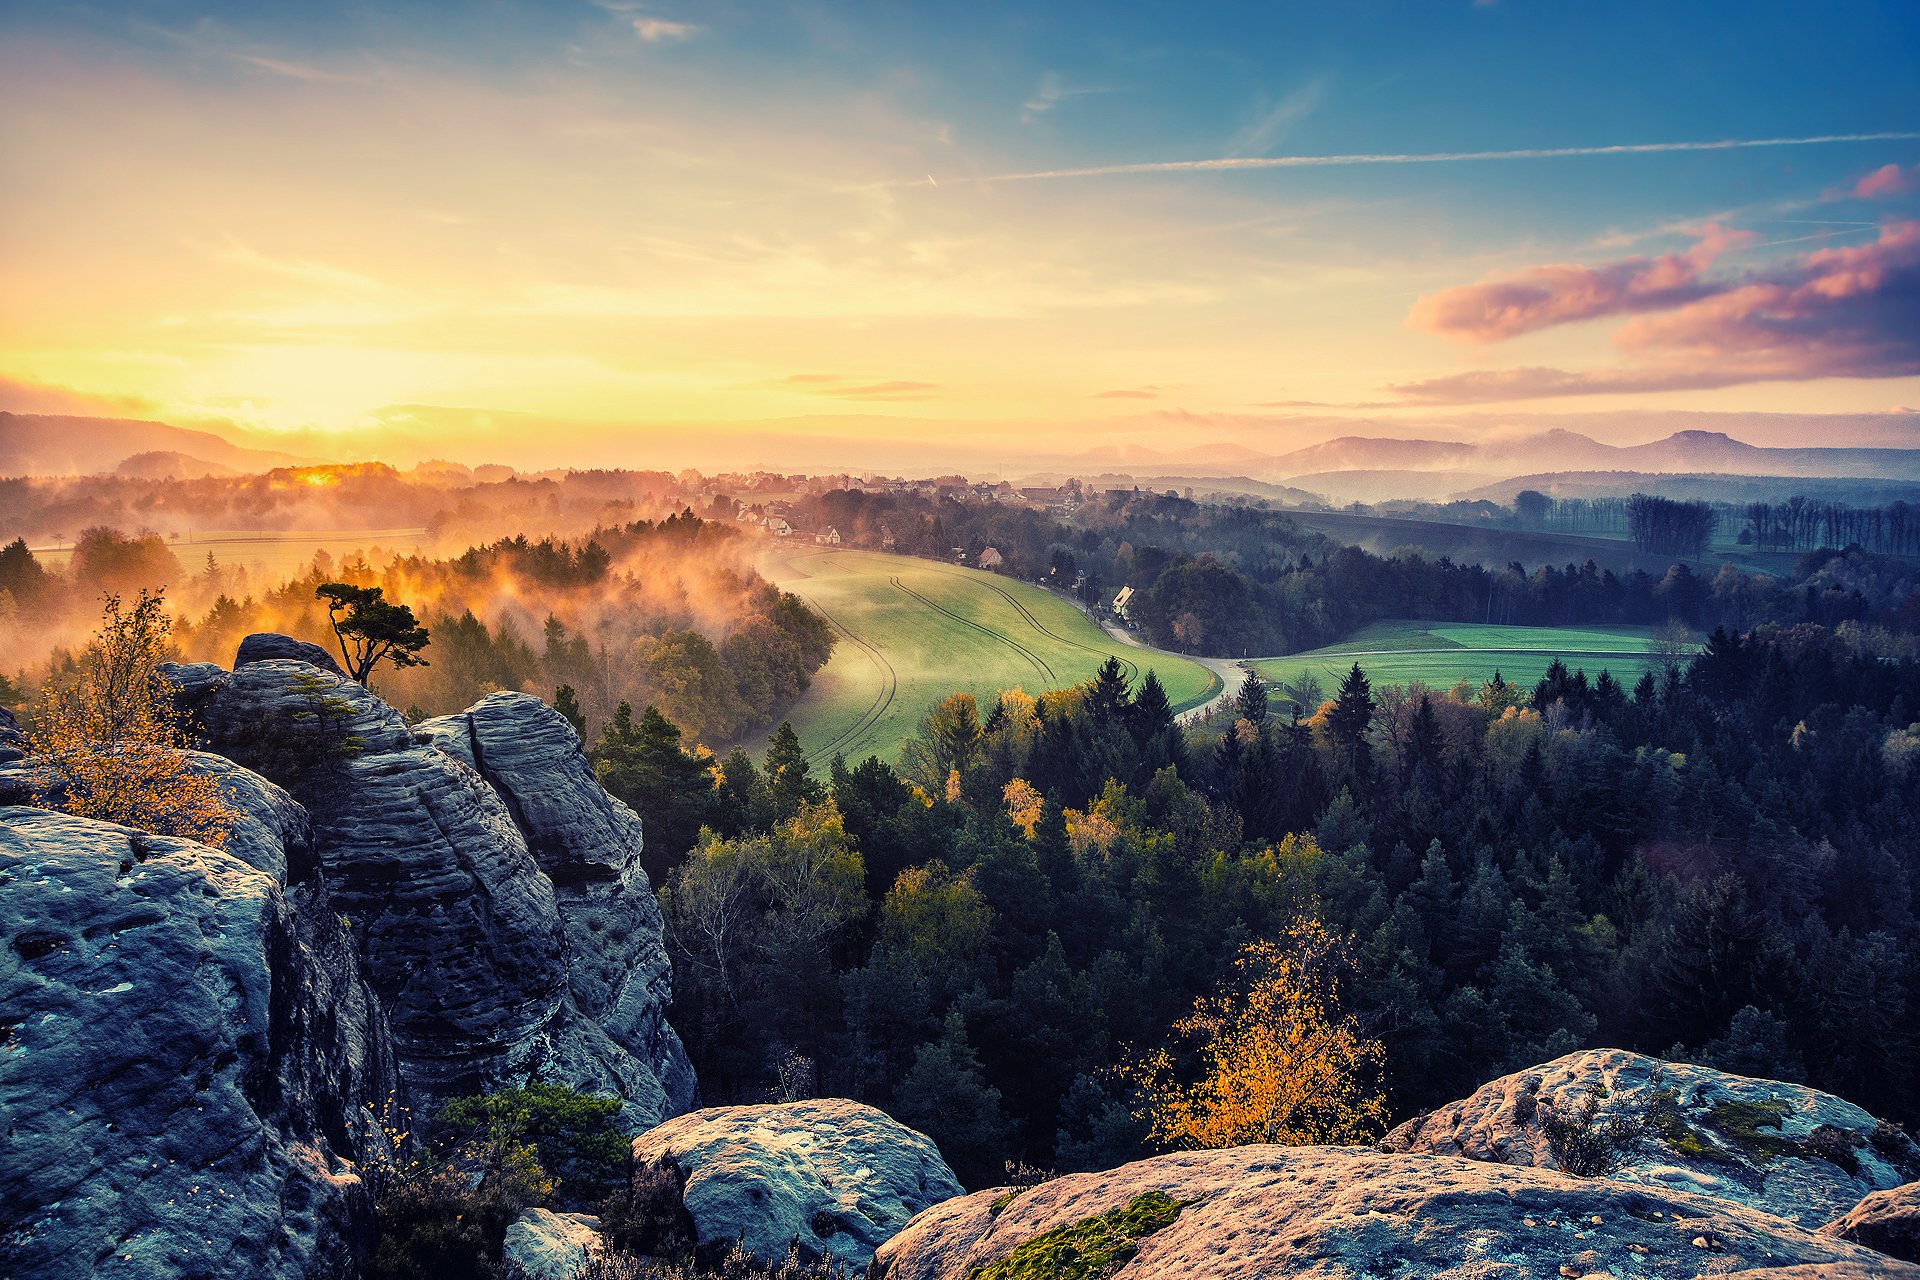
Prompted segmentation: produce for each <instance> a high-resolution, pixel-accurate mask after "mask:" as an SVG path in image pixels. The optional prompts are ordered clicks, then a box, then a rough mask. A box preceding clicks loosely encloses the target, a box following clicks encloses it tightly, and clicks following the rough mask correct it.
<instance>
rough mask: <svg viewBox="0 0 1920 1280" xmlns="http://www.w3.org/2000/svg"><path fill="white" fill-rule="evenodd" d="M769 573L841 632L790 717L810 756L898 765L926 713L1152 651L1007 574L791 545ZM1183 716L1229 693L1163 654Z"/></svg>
mask: <svg viewBox="0 0 1920 1280" xmlns="http://www.w3.org/2000/svg"><path fill="white" fill-rule="evenodd" d="M761 568H762V572H764V573H766V574H767V576H768V577H770V578H772V579H773V580H774V581H775V582H777V583H778V584H779V585H780V586H781V587H782V588H783V589H784V590H787V591H791V592H793V593H794V594H795V595H797V596H799V597H800V598H801V599H803V600H805V601H806V602H807V603H808V604H810V605H812V606H813V607H814V608H815V609H817V610H818V611H819V612H821V613H822V614H824V615H825V616H826V618H827V619H828V620H829V621H830V622H831V623H832V624H833V626H834V630H835V632H836V633H837V634H838V636H839V644H838V645H836V646H835V648H834V653H833V658H832V659H831V660H830V661H829V662H828V663H827V665H826V666H825V667H824V668H822V669H821V671H820V673H819V674H818V675H816V676H815V677H814V680H813V686H812V687H811V688H810V689H808V690H807V692H806V694H805V695H803V696H802V697H801V699H800V701H799V703H798V704H797V705H796V706H795V707H794V708H793V712H792V715H791V716H790V719H791V720H792V721H793V727H794V730H795V732H797V733H798V734H799V735H800V742H801V744H802V745H803V746H804V747H805V748H806V749H807V753H808V756H809V758H811V759H812V760H814V761H816V762H819V763H824V762H825V761H827V760H829V759H831V758H832V756H833V754H834V753H835V752H836V751H837V752H841V753H843V754H844V755H846V757H847V758H848V759H849V760H861V759H865V758H866V757H867V756H869V755H877V756H879V757H880V758H881V759H883V760H886V761H888V762H890V763H891V762H892V761H893V760H894V759H895V758H896V757H898V755H899V753H900V747H901V744H902V743H904V742H905V741H906V740H907V738H909V737H910V736H912V734H913V731H914V729H915V728H916V727H917V726H918V724H919V723H920V716H921V714H922V713H924V712H925V711H926V709H927V708H928V707H930V706H932V705H933V704H934V703H936V702H938V701H939V700H940V699H942V698H944V697H946V696H947V695H948V694H950V693H971V694H972V695H973V696H974V697H975V699H977V700H978V701H979V703H980V711H981V714H982V715H983V716H984V715H985V714H986V713H987V711H988V710H989V709H991V708H992V706H993V702H994V699H995V697H996V696H997V695H998V694H999V693H1000V691H1001V690H1003V689H1012V688H1021V689H1025V690H1026V691H1027V692H1028V693H1038V692H1039V691H1040V690H1042V689H1053V688H1060V687H1062V686H1065V685H1070V684H1077V683H1079V682H1080V681H1082V680H1085V679H1087V678H1088V677H1089V676H1091V675H1092V674H1093V673H1094V671H1095V670H1096V669H1097V668H1098V667H1099V666H1100V664H1101V663H1102V662H1104V661H1105V660H1106V658H1107V655H1109V654H1112V655H1114V656H1115V657H1118V658H1119V659H1120V660H1121V662H1122V663H1123V664H1125V665H1126V668H1127V671H1128V674H1129V676H1131V677H1133V678H1135V679H1137V678H1139V677H1140V676H1142V675H1144V674H1145V670H1144V668H1143V667H1142V666H1141V665H1140V664H1141V659H1142V658H1144V657H1145V655H1142V654H1140V653H1139V652H1138V651H1137V650H1129V648H1128V647H1127V646H1126V645H1122V644H1118V643H1116V642H1115V641H1113V640H1111V639H1109V638H1108V637H1107V636H1106V634H1105V633H1103V632H1102V631H1101V630H1100V629H1099V628H1098V627H1096V626H1094V625H1093V623H1092V622H1090V621H1088V619H1087V618H1086V616H1085V615H1084V614H1082V613H1081V612H1080V611H1079V610H1078V609H1075V608H1074V607H1073V606H1072V605H1071V604H1069V603H1067V602H1066V601H1064V600H1061V599H1060V598H1058V597H1057V596H1054V595H1052V594H1050V593H1048V592H1046V591H1043V590H1041V589H1040V588H1039V587H1035V586H1031V585H1029V584H1027V583H1024V582H1017V581H1015V580H1013V579H1010V578H1003V577H1000V576H998V575H997V574H991V573H982V572H980V571H979V570H977V569H964V568H961V567H959V566H957V565H943V564H936V563H934V562H932V561H929V560H919V559H915V558H913V557H910V556H891V555H882V554H879V553H877V552H870V551H827V550H819V551H815V550H812V549H809V548H792V549H789V548H785V547H781V548H778V549H776V550H774V551H772V552H770V553H769V556H768V558H767V560H766V562H765V563H764V564H763V565H762V566H761ZM1151 665H1152V666H1153V667H1154V668H1155V669H1156V670H1157V671H1158V672H1159V675H1160V681H1161V683H1162V684H1164V685H1165V686H1166V689H1167V696H1168V697H1169V698H1171V699H1172V700H1173V704H1174V707H1175V709H1176V710H1179V709H1184V708H1186V707H1189V706H1196V705H1198V704H1199V703H1201V702H1203V701H1205V700H1206V699H1207V698H1208V697H1210V696H1212V693H1213V691H1214V690H1215V689H1217V688H1218V687H1219V686H1218V684H1217V683H1216V682H1215V680H1214V677H1213V676H1212V675H1211V674H1210V673H1209V672H1208V671H1207V670H1206V669H1205V668H1204V667H1202V666H1200V665H1199V664H1198V663H1193V662H1187V661H1185V660H1183V659H1168V658H1158V657H1156V658H1154V659H1153V660H1152V663H1151Z"/></svg>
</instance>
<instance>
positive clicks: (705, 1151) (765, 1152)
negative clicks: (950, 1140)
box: [633, 1098, 963, 1267]
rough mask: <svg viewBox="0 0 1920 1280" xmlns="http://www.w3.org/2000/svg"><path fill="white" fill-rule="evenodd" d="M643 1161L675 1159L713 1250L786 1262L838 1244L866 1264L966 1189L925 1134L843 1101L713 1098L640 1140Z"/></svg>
mask: <svg viewBox="0 0 1920 1280" xmlns="http://www.w3.org/2000/svg"><path fill="white" fill-rule="evenodd" d="M633 1160H634V1165H635V1167H636V1168H637V1169H642V1170H644V1169H649V1168H656V1167H658V1166H659V1165H660V1164H661V1163H662V1162H663V1161H664V1162H670V1163H671V1164H672V1166H673V1167H674V1168H675V1169H677V1170H678V1172H679V1174H680V1175H681V1176H682V1177H683V1178H684V1179H685V1184H684V1186H683V1188H682V1191H681V1195H682V1197H683V1199H684V1202H685V1206H686V1210H687V1212H688V1213H689V1214H691V1215H692V1218H693V1223H694V1228H695V1231H696V1233H697V1235H698V1237H699V1241H700V1244H701V1245H702V1246H703V1247H707V1248H714V1247H724V1246H725V1245H726V1244H728V1243H730V1242H732V1241H733V1240H736V1239H744V1241H745V1247H746V1248H747V1250H748V1251H749V1252H751V1253H753V1254H754V1255H755V1256H756V1257H758V1258H760V1259H761V1260H762V1261H767V1262H777V1261H778V1260H779V1259H781V1258H783V1257H785V1256H786V1253H787V1249H788V1246H789V1245H790V1244H791V1243H792V1242H794V1241H795V1240H798V1241H799V1243H800V1251H801V1253H802V1254H803V1255H804V1256H806V1257H809V1258H816V1257H819V1256H821V1255H823V1254H827V1253H831V1254H834V1255H836V1256H837V1257H839V1258H841V1259H842V1260H844V1261H846V1262H848V1263H849V1264H851V1265H853V1266H855V1267H860V1266H865V1265H866V1263H867V1262H868V1260H869V1259H870V1258H871V1257H872V1256H873V1251H874V1249H875V1247H876V1246H878V1245H880V1244H881V1243H882V1242H883V1241H885V1240H887V1239H889V1238H890V1237H891V1236H893V1234H894V1233H895V1232H897V1231H899V1230H900V1228H901V1227H903V1226H905V1225H906V1223H907V1220H908V1219H909V1218H911V1217H912V1216H913V1215H914V1214H916V1213H918V1212H920V1211H921V1210H922V1209H926V1208H927V1207H928V1206H930V1205H935V1204H938V1203H940V1202H941V1201H944V1200H948V1199H950V1198H952V1197H954V1196H958V1195H961V1194H963V1189H962V1188H961V1186H960V1184H959V1182H958V1181H957V1180H955V1178H954V1176H953V1171H952V1170H951V1169H949V1168H948V1167H947V1163H946V1161H945V1160H943V1159H941V1157H940V1152H939V1149H938V1148H936V1147H935V1146H934V1145H933V1141H932V1139H930V1138H928V1137H927V1136H926V1135H924V1134H921V1133H918V1132H916V1131H914V1130H912V1129H909V1128H907V1127H906V1126H905V1125H903V1124H901V1123H900V1122H898V1121H897V1120H895V1119H893V1118H892V1117H891V1116H889V1115H887V1114H886V1113H885V1112H884V1111H879V1110H876V1109H875V1108H873V1107H869V1106H864V1105H862V1104H861V1103H858V1102H850V1101H847V1100H846V1099H843V1098H819V1099H813V1100H810V1101H806V1102H787V1103H770V1104H767V1105H765V1106H746V1107H713V1108H710V1109H708V1110H704V1111H695V1112H693V1113H691V1114H689V1115H684V1116H681V1117H680V1118H679V1119H677V1120H670V1121H668V1122H667V1123H666V1124H663V1125H661V1126H659V1127H658V1128H656V1129H652V1130H649V1131H648V1132H646V1133H643V1134H641V1135H640V1136H639V1137H638V1138H636V1139H634V1142H633Z"/></svg>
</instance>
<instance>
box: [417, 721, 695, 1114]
mask: <svg viewBox="0 0 1920 1280" xmlns="http://www.w3.org/2000/svg"><path fill="white" fill-rule="evenodd" d="M419 727H420V729H421V730H422V731H424V732H426V733H427V734H428V735H429V736H431V737H432V739H433V741H434V742H435V744H436V745H438V746H439V747H440V748H441V749H442V750H443V751H445V752H446V753H447V754H448V755H450V756H453V757H454V758H456V759H458V760H460V761H462V762H463V763H465V764H467V765H469V766H471V767H472V768H473V769H474V770H476V771H477V772H478V773H479V774H480V776H481V777H483V778H485V779H486V780H487V782H488V783H489V784H490V785H491V786H492V787H493V789H494V791H495V792H496V793H497V794H498V795H499V796H500V798H501V800H502V801H504V802H505V804H506V806H507V809H508V811H509V812H510V813H511V814H512V815H513V819H514V823H515V825H516V826H518V827H519V829H520V832H521V834H522V835H523V836H524V837H525V839H526V842H527V848H528V851H529V852H531V853H532V854H533V857H534V859H535V861H536V862H538V863H539V865H540V869H541V871H543V872H545V873H546V876H547V878H548V879H549V880H551V881H552V882H553V895H554V903H555V905H556V907H557V908H558V909H559V912H560V918H561V921H562V923H563V924H564V926H565V929H566V936H567V947H568V957H569V959H568V966H567V985H568V990H569V992H570V994H571V996H572V1010H571V1011H570V1016H569V1020H568V1023H567V1025H566V1027H565V1028H564V1029H563V1031H562V1033H561V1034H559V1035H557V1036H556V1037H555V1041H554V1052H555V1054H556V1055H558V1056H559V1057H561V1058H563V1059H565V1060H567V1065H566V1066H565V1068H564V1070H565V1071H566V1072H567V1074H568V1076H569V1078H574V1079H577V1080H579V1081H581V1082H583V1087H586V1086H590V1087H591V1088H592V1089H593V1091H595V1092H599V1093H617V1094H618V1095H619V1096H621V1097H622V1098H625V1099H627V1100H628V1104H629V1109H630V1111H631V1113H632V1114H631V1115H630V1116H629V1117H628V1118H629V1119H630V1120H631V1121H633V1122H635V1123H636V1124H637V1125H638V1126H645V1125H650V1124H654V1123H657V1122H658V1121H659V1120H661V1119H664V1118H665V1117H667V1116H673V1115H679V1114H680V1113H681V1112H683V1111H685V1110H686V1109H687V1108H688V1107H690V1106H692V1105H693V1101H694V1078H693V1067H692V1064H691V1063H689V1062H688V1061H687V1054H686V1050H685V1048H684V1047H683V1046H682V1045H681V1043H680V1037H679V1036H678V1035H676V1034H675V1033H674V1030H673V1028H672V1027H671V1026H669V1025H668V1024H667V1020H666V1008H667V1004H668V1003H669V1001H670V1000H671V999H672V997H673V969H672V964H671V962H670V961H669V960H668V959H667V950H666V947H665V945H664V944H663V943H662V940H661V939H662V931H663V929H664V927H665V926H664V923H663V922H662V920H661V917H660V904H659V901H658V899H656V898H655V897H654V895H653V888H652V886H651V885H650V884H649V883H648V881H647V873H646V871H645V870H644V869H643V868H642V866H641V864H640V853H641V850H642V848H643V847H644V846H645V840H644V839H643V837H642V832H641V824H640V818H639V816H638V815H637V814H635V813H634V811H633V810H632V809H630V808H628V807H627V806H626V805H625V804H623V803H621V802H620V801H619V800H616V799H615V798H614V797H612V796H610V795H608V794H607V791H606V789H605V788H604V787H602V786H601V785H600V783H599V781H598V780H597V779H595V777H594V776H593V767H592V766H591V765H590V764H589V763H588V762H587V757H586V753H585V752H584V751H583V750H582V749H581V745H580V738H579V735H578V734H576V733H575V732H574V729H573V726H572V725H570V724H568V723H567V721H566V718H565V717H564V716H562V715H561V714H560V713H559V712H557V711H555V710H553V709H552V708H551V707H549V706H547V705H546V704H545V703H543V702H541V701H540V699H538V698H534V697H530V696H528V695H527V694H524V693H496V694H492V695H490V696H488V697H486V698H483V699H481V700H480V701H479V702H478V703H476V704H474V706H472V707H471V708H469V709H468V710H466V711H464V712H461V713H460V714H458V715H453V716H443V717H441V718H440V719H437V720H429V721H427V722H426V723H424V724H422V725H420V726H419ZM577 1015H584V1017H581V1016H577ZM636 1059H637V1060H638V1062H637V1064H636V1062H635V1060H636ZM636 1065H639V1066H641V1067H642V1068H643V1069H642V1070H638V1071H636V1070H634V1067H635V1066H636Z"/></svg>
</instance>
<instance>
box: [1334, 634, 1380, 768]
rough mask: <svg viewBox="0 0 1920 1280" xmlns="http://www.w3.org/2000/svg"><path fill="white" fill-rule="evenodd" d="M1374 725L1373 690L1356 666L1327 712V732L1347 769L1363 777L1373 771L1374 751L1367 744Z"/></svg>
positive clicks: (1357, 665) (1342, 682) (1355, 665)
mask: <svg viewBox="0 0 1920 1280" xmlns="http://www.w3.org/2000/svg"><path fill="white" fill-rule="evenodd" d="M1372 724H1373V686H1372V685H1371V684H1369V683H1368V682H1367V673H1366V672H1364V671H1362V670H1361V669H1360V664H1359V663H1357V662H1356V663H1354V664H1353V670H1351V671H1349V672H1348V673H1347V675H1346V678H1345V679H1344V680H1342V681H1341V682H1340V692H1339V693H1338V694H1336V695H1335V696H1334V699H1333V708H1332V709H1331V710H1330V711H1328V712H1327V732H1328V734H1329V735H1331V736H1332V738H1333V741H1334V745H1335V746H1336V747H1337V748H1338V749H1339V751H1340V753H1341V755H1342V757H1343V758H1344V760H1345V762H1346V764H1347V766H1348V767H1349V768H1350V769H1351V770H1352V771H1353V772H1354V773H1355V774H1356V775H1358V776H1361V777H1364V776H1366V775H1367V774H1368V773H1370V772H1372V769H1373V748H1372V747H1371V746H1369V745H1368V743H1367V729H1368V728H1369V726H1371V725H1372Z"/></svg>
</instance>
